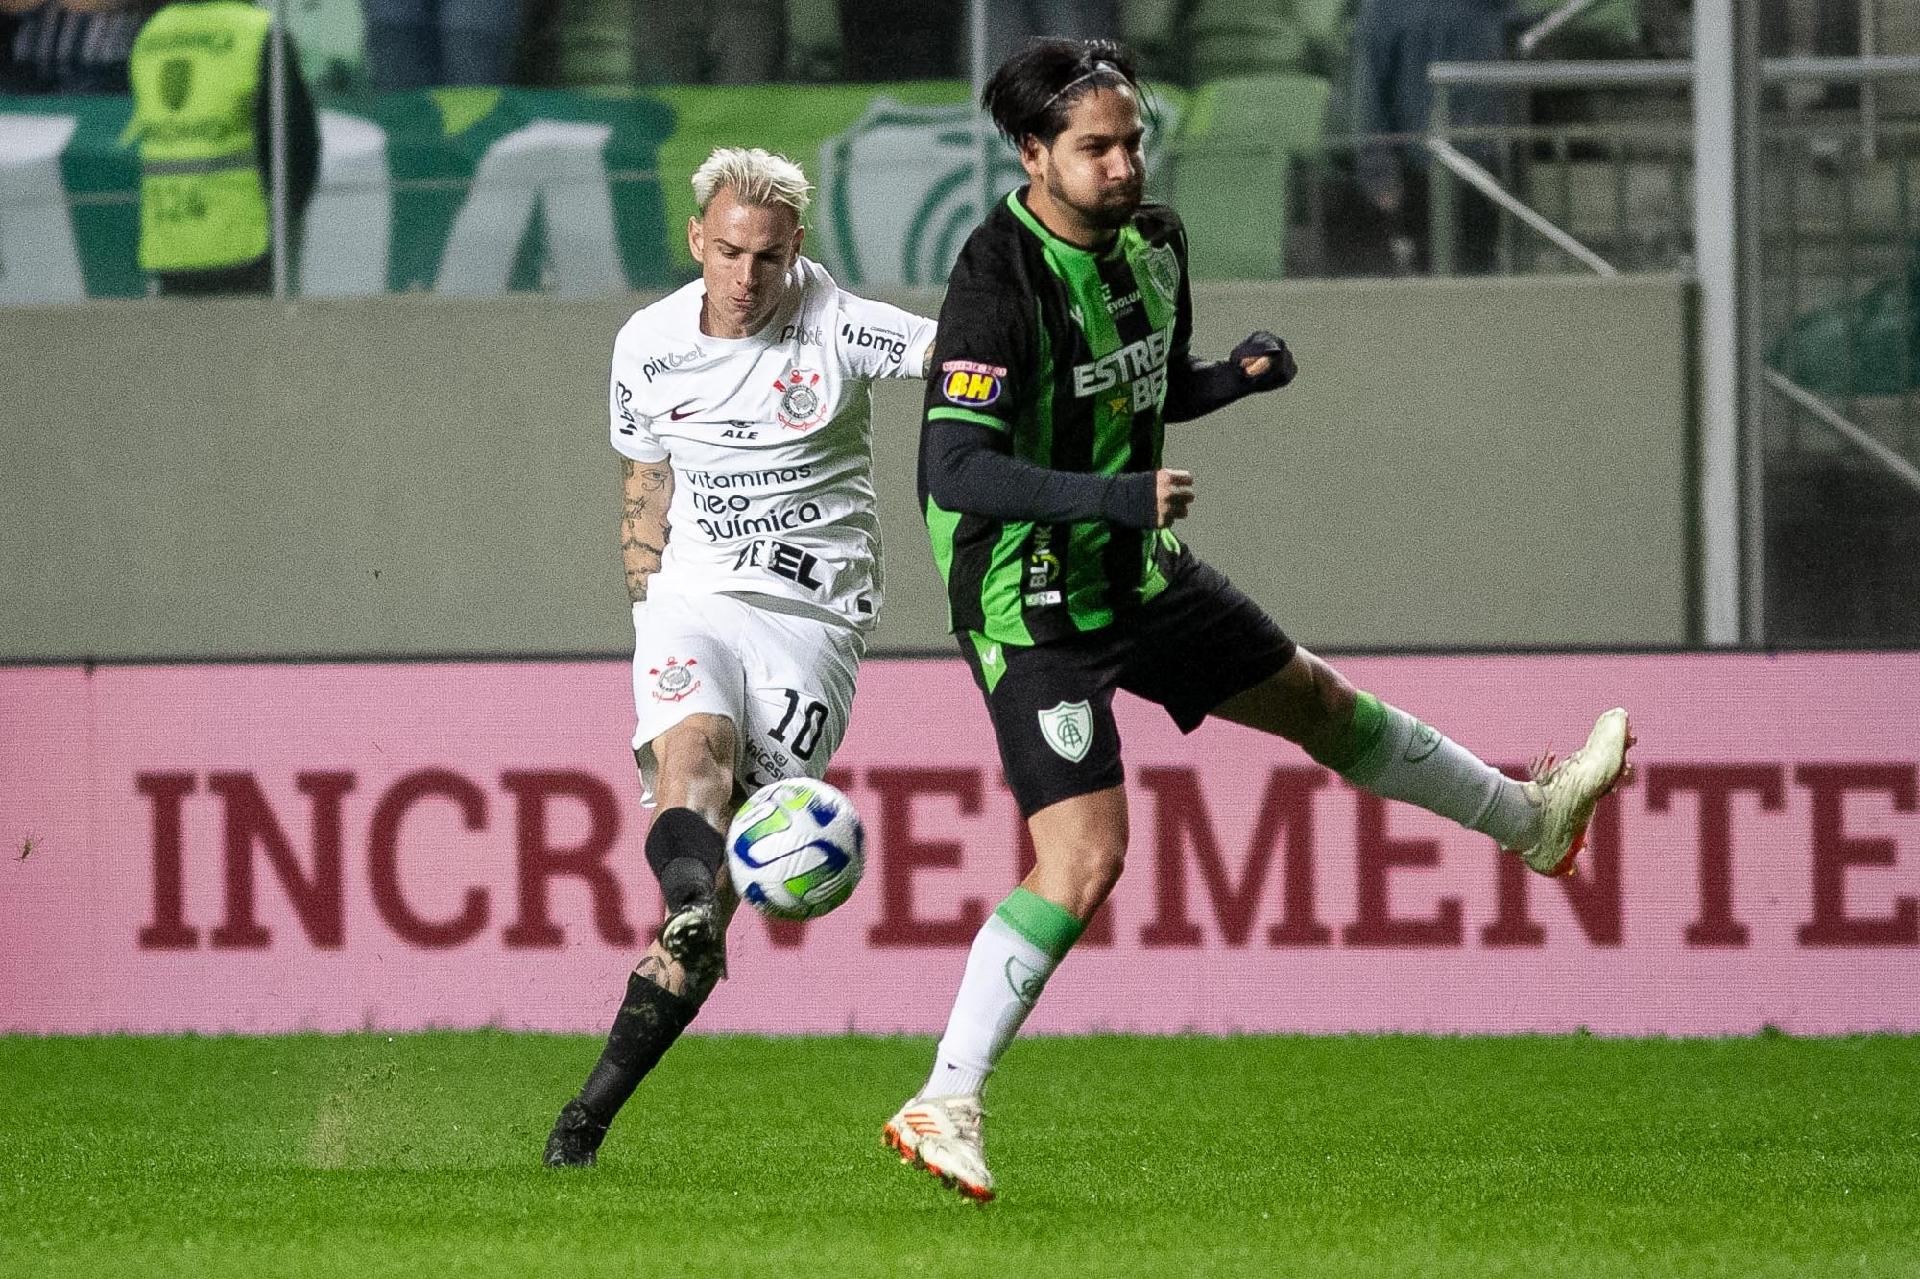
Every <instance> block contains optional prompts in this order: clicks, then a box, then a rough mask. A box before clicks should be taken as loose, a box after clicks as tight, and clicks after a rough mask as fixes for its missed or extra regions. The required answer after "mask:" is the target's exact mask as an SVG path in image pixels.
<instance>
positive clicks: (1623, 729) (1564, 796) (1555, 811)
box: [1508, 706, 1634, 876]
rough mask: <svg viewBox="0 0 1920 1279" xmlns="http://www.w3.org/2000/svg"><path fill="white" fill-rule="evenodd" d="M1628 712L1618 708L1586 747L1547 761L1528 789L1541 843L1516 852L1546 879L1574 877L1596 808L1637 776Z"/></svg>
mask: <svg viewBox="0 0 1920 1279" xmlns="http://www.w3.org/2000/svg"><path fill="white" fill-rule="evenodd" d="M1633 741H1634V738H1633V734H1632V733H1631V732H1630V731H1629V730H1628V726H1627V713H1626V712H1625V711H1624V710H1622V709H1620V708H1619V707H1617V706H1616V707H1614V708H1613V709H1612V710H1610V711H1608V712H1607V713H1606V714H1604V715H1602V716H1601V717H1600V718H1599V720H1598V721H1597V722H1595V724H1594V726H1593V732H1591V733H1589V734H1588V735H1587V744H1586V745H1585V746H1582V747H1581V748H1580V749H1579V750H1577V751H1575V752H1574V753H1573V754H1572V755H1569V756H1568V757H1567V758H1566V759H1563V760H1561V761H1560V762H1559V763H1558V764H1554V763H1552V761H1551V758H1549V759H1548V761H1546V763H1545V764H1544V766H1543V767H1542V769H1541V770H1540V771H1538V772H1537V773H1536V775H1535V776H1534V778H1533V780H1532V781H1530V782H1528V783H1527V791H1528V793H1529V794H1530V795H1532V796H1533V798H1534V799H1535V800H1537V801H1538V802H1539V805H1540V840H1539V842H1538V843H1536V844H1534V846H1533V847H1532V848H1514V849H1509V850H1508V851H1509V852H1514V853H1518V854H1519V855H1520V857H1521V859H1522V860H1523V861H1525V862H1526V863H1527V865H1528V866H1529V867H1531V868H1532V869H1534V870H1536V871H1538V872H1539V873H1540V874H1542V875H1553V876H1560V875H1571V874H1573V861H1574V858H1575V857H1576V856H1578V855H1579V852H1580V850H1581V849H1582V848H1584V847H1585V846H1586V842H1587V824H1588V823H1589V822H1591V821H1592V820H1593V806H1594V805H1595V804H1597V803H1599V802H1600V799H1601V797H1602V796H1604V795H1607V794H1609V793H1610V792H1611V791H1612V790H1613V789H1614V787H1616V786H1618V785H1620V783H1622V782H1624V781H1627V780H1628V779H1630V778H1631V777H1632V776H1633V766H1632V765H1630V764H1628V763H1627V748H1628V747H1630V746H1632V745H1633Z"/></svg>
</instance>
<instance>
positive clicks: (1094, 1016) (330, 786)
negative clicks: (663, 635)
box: [0, 654, 1920, 1035]
mask: <svg viewBox="0 0 1920 1279" xmlns="http://www.w3.org/2000/svg"><path fill="white" fill-rule="evenodd" d="M1338 664H1339V665H1340V667H1341V669H1342V670H1344V671H1345V672H1346V673H1347V674H1348V675H1349V676H1350V677H1351V678H1353V679H1354V681H1355V682H1356V683H1357V684H1359V685H1360V686H1362V687H1365V688H1369V689H1372V690H1373V691H1375V692H1377V693H1379V694H1380V695H1381V696H1382V697H1384V698H1386V699H1388V700H1389V701H1392V702H1394V703H1396V704H1398V705H1400V706H1403V707H1405V708H1407V709H1409V710H1410V711H1412V712H1414V713H1415V714H1418V715H1420V716H1421V717H1422V718H1424V719H1426V720H1428V721H1429V722H1431V723H1433V724H1434V725H1436V726H1437V727H1439V728H1441V729H1442V730H1443V731H1445V732H1447V733H1448V734H1450V735H1452V736H1453V737H1455V738H1457V739H1458V740H1460V741H1462V742H1464V743H1466V744H1468V745H1470V746H1472V747H1473V748H1475V749H1476V750H1478V751H1480V752H1481V754H1483V755H1484V756H1485V757H1487V758H1489V759H1492V760H1494V761H1496V762H1498V763H1500V764H1502V765H1518V764H1519V763H1520V762H1521V761H1523V760H1525V759H1527V758H1528V757H1530V756H1531V755H1533V754H1534V753H1536V752H1537V751H1539V750H1540V749H1541V748H1543V747H1545V746H1547V745H1549V744H1551V745H1554V746H1557V747H1560V748H1561V749H1563V750H1564V749H1566V748H1569V747H1572V746H1576V745H1578V743H1579V742H1580V740H1581V739H1582V738H1583V737H1584V735H1585V732H1586V729H1587V727H1588V726H1589V725H1590V724H1591V722H1592V719H1593V717H1594V715H1595V714H1596V713H1597V712H1599V711H1600V710H1603V709H1605V708H1606V707H1608V706H1612V705H1614V704H1616V703H1619V704H1623V705H1625V706H1627V707H1629V708H1630V709H1631V710H1632V712H1633V716H1634V723H1635V729H1636V732H1637V733H1638V735H1639V738H1640V745H1639V746H1638V748H1637V749H1636V751H1635V759H1636V762H1637V764H1638V767H1639V776H1638V778H1637V779H1636V780H1635V782H1634V783H1633V784H1632V785H1631V786H1629V787H1627V788H1625V789H1624V790H1623V791H1622V792H1621V793H1620V794H1619V795H1617V796H1616V797H1615V798H1613V799H1611V800H1609V801H1607V802H1606V803H1605V804H1604V805H1603V806H1602V809H1601V813H1600V816H1599V818H1598V819H1597V821H1596V825H1595V830H1594V838H1593V841H1592V848H1591V851H1590V853H1589V854H1588V855H1587V856H1586V858H1585V864H1584V866H1583V868H1582V871H1581V874H1580V875H1579V876H1578V877H1577V878H1575V879H1573V880H1570V881H1564V882H1561V881H1547V880H1543V879H1539V878H1537V877H1533V876H1530V875H1529V874H1527V873H1526V872H1525V871H1524V869H1523V868H1522V867H1520V865H1519V864H1518V862H1517V861H1515V860H1513V859H1511V858H1500V857H1496V855H1495V853H1494V852H1493V850H1492V848H1491V846H1490V845H1489V844H1488V842H1487V841H1486V840H1484V839H1481V838H1479V837H1476V836H1472V835H1469V834H1466V833H1463V832H1461V831H1459V830H1457V829H1455V828H1453V827H1451V826H1449V825H1448V824H1447V823H1446V822H1444V821H1442V820H1440V819H1438V818H1435V817H1432V816H1430V815H1428V814H1426V813H1423V812H1420V811H1418V810H1415V809H1410V808H1406V807H1403V806H1397V805H1392V806H1390V805H1385V804H1382V803H1380V802H1379V801H1376V800H1374V799H1371V798H1369V797H1367V796H1365V795H1362V794H1360V793H1359V792H1356V791H1355V790H1353V789H1352V788H1350V787H1348V786H1347V785H1345V784H1344V783H1343V782H1341V781H1339V780H1338V779H1337V778H1334V777H1332V776H1330V775H1328V774H1327V773H1325V772H1324V771H1322V770H1320V769H1318V768H1316V767H1314V766H1313V765H1312V764H1311V763H1310V762H1308V761H1307V760H1306V759H1305V758H1304V757H1303V756H1302V755H1301V754H1300V753H1299V752H1298V751H1297V750H1295V749H1294V748H1292V747H1290V746H1289V745H1287V744H1286V743H1285V742H1281V741H1276V740H1270V739H1266V738H1263V737H1261V736H1259V735H1257V734H1254V733H1252V732H1249V731H1247V730H1245V729H1241V728H1237V727H1233V726H1231V725H1222V724H1209V725H1207V726H1205V727H1203V728H1202V729H1201V730H1200V731H1199V732H1197V733H1195V734H1194V735H1193V736H1191V737H1185V738H1183V737H1182V736H1180V734H1179V733H1178V732H1177V731H1175V730H1174V728H1173V727H1172V726H1171V724H1170V723H1169V722H1168V721H1167V720H1166V718H1165V717H1164V715H1162V714H1161V713H1160V712H1159V711H1158V710H1157V709H1156V708H1153V707H1151V706H1148V705H1145V704H1142V703H1139V702H1136V701H1133V700H1131V699H1129V698H1126V697H1124V696H1123V697H1122V699H1121V702H1122V705H1121V707H1120V719H1121V729H1122V733H1123V735H1124V737H1125V741H1126V752H1127V774H1128V783H1129V792H1130V796H1131V800H1130V802H1131V815H1132V843H1131V848H1130V853H1129V864H1128V868H1127V872H1126V874H1125V876H1124V877H1123V879H1122V881H1121V884H1120V887H1119V889H1118V890H1117V892H1116V893H1115V896H1114V898H1113V900H1112V901H1111V902H1110V903H1109V904H1108V906H1107V907H1106V909H1105V910H1104V911H1103V912H1102V914H1101V915H1100V916H1098V917H1097V918H1096V920H1095V922H1094V925H1093V927H1092V928H1091V929H1090V930H1089V932H1088V934H1087V936H1086V938H1085V939H1084V940H1083V941H1082V943H1081V945H1080V946H1079V947H1078V948H1077V949H1076V950H1075V952H1074V953H1073V955H1072V957H1071V958H1070V959H1069V960H1068V962H1067V963H1066V964H1065V965H1064V966H1063V967H1062V968H1061V970H1060V971H1059V972H1058V973H1057V974H1056V975H1055V977H1054V979H1053V982H1052V983H1051V985H1050V986H1049V988H1048V990H1047V994H1046V996H1045V998H1044V999H1042V1001H1041V1003H1040V1006H1039V1008H1038V1010H1037V1011H1036V1013H1035V1014H1034V1017H1033V1018H1032V1020H1031V1022H1030V1023H1029V1025H1030V1028H1031V1029H1032V1030H1035V1031H1039V1032H1043V1033H1044V1032H1071V1031H1098V1030H1113V1031H1143V1032H1172V1031H1187V1030H1193V1031H1202V1032H1234V1031H1382V1030H1403V1031H1466V1032H1493V1031H1500V1032H1504V1031H1566V1030H1571V1029H1574V1028H1577V1027H1582V1026H1584V1027H1588V1028H1590V1029H1591V1030H1593V1031H1595V1032H1597V1033H1604V1034H1646V1033H1665V1034H1685V1035H1693V1034H1723V1033H1741V1032H1751V1031H1754V1030H1756V1029H1758V1028H1760V1027H1761V1026H1763V1025H1767V1024H1772V1025H1776V1026H1779V1027H1781V1028H1783V1029H1785V1030H1788V1031H1791V1032H1795V1033H1834V1032H1845V1031H1868V1030H1881V1029H1899V1030H1907V1031H1916V1030H1920V813H1917V812H1916V803H1915V801H1916V793H1915V787H1916V776H1915V773H1916V761H1920V655H1916V654H1900V655H1889V654H1844V655H1842V654H1821V655H1797V656H1779V657H1769V656H1764V655H1751V654H1742V655H1705V654H1702V655H1678V656H1593V655H1557V656H1506V657H1484V656H1475V657H1407V658H1364V659H1359V658H1356V659H1351V660H1347V661H1342V662H1340V663H1338ZM628 690H629V684H628V675H627V669H626V667H625V665H624V664H623V663H620V662H614V661H606V662H576V663H492V664H465V663H449V664H427V665H405V664H395V665H315V666H283V665H255V666H170V667H109V668H100V669H93V670H83V669H79V668H15V669H4V670H0V838H4V840H5V841H6V842H5V844H4V853H3V854H0V1031H12V1032H32V1033H64V1032H96V1031H119V1030H129V1031H188V1030H192V1031H201V1032H218V1031H241V1032H276V1031H290V1030H303V1029H311V1030H348V1029H358V1028H363V1027H365V1028H385V1029H407V1028H418V1027H429V1026H444V1027H468V1026H483V1025H497V1026H505V1027H513V1028H538V1029H549V1030H572V1031H599V1030H602V1029H603V1028H604V1027H605V1025H606V1023H607V1021H608V1019H609V1017H610V1016H611V1013H612V1010H613V1007H614V1004H615V1002H616V999H617V996H618V993H619V991H620V989H621V986H622V983H623V981H624V977H625V973H626V971H627V969H628V968H629V967H630V966H631V965H632V963H633V962H634V960H635V958H636V957H637V956H638V954H639V953H640V951H641V949H642V948H643V947H644V945H645V942H646V938H647V936H648V933H649V930H650V928H651V927H652V926H653V925H654V924H655V923H656V922H657V920H658V917H659V909H660V908H659V901H658V898H657V895H656V893H655V890H654V888H653V886H652V882H651V878H650V876H649V874H648V871H647V869H646V865H645V862H644V859H643V858H642V856H641V841H642V838H643V836H644V834H645V827H646V821H647V815H646V813H645V811H644V810H642V809H641V808H640V806H639V803H638V800H639V791H638V787H637V784H636V780H635V777H634V770H633V762H632V757H631V755H630V753H629V752H628V750H627V748H626V738H627V735H628V733H629V731H630V724H631V716H632V709H631V705H630V703H629V701H628V698H629V691H628ZM832 776H833V778H834V780H835V781H836V782H838V783H839V784H841V785H842V786H843V787H845V788H846V789H847V790H848V791H849V792H850V793H851V794H852V796H853V798H854V800H855V802H856V803H857V804H858V805H859V807H860V809H861V812H862V814H863V816H864V817H865V820H866V823H867V828H868V835H869V845H868V846H869V858H870V860H869V866H868V871H867V878H866V880H865V882H864V883H862V885H861V886H860V889H859V891H858V892H857V893H856V894H855V895H854V897H853V899H852V900H851V901H850V902H849V903H848V904H847V905H846V906H844V907H843V908H841V909H840V910H839V911H837V912H835V913H834V914H832V915H830V916H828V917H826V918H824V919H820V920H816V921H814V922H812V923H809V924H805V925H783V926H774V925H770V924H769V923H767V922H766V921H763V920H762V919H760V918H759V917H757V916H754V915H752V914H751V913H750V912H746V911H743V912H742V913H741V916H740V917H739V918H738V919H737V920H736V922H735V925H734V930H733V934H732V937H731V940H730V948H731V969H732V976H731V978H730V979H729V980H728V981H727V982H726V983H725V984H724V985H722V986H721V988H720V989H719V991H718V992H717V993H716V994H715V995H714V997H713V999H712V1000H711V1002H710V1003H709V1004H708V1007H707V1010H706V1011H705V1012H704V1013H703V1014H702V1017H701V1020H700V1021H699V1022H698V1023H697V1028H698V1029H705V1030H712V1031H763V1032H798V1031H809V1032H836V1031H844V1030H860V1031H875V1032H887V1031H909V1032H934V1031H937V1030H938V1029H939V1028H940V1027H941V1025H942V1024H943V1022H944V1020H945V1016H946V1010H947V1006H948V1002H949V1000H950V998H951V995H952V992H953V989H954V986H955V984H956V983H957V981H958V979H959V976H960V971H961V968H962V965H963V963H964V961H965V955H966V947H967V944H968V942H969V940H970V939H971V937H972V935H973V933H974V930H975V929H976V928H977V927H978V925H979V923H980V921H981V920H982V918H983V917H984V915H985V913H986V912H988V911H989V910H991V909H992V907H993V904H994V903H995V902H996V901H998V900H999V899H1000V897H1001V896H1003V895H1004V894H1005V893H1006V891H1007V890H1008V888H1009V887H1011V885H1012V884H1013V883H1015V882H1016V880H1017V878H1018V875H1019V873H1020V868H1021V863H1022V859H1023V857H1024V856H1028V855H1030V854H1028V853H1027V852H1026V850H1025V846H1024V842H1023V838H1022V834H1021V825H1020V823H1019V821H1018V818H1017V814H1016V812H1015V810H1014V805H1013V800H1012V797H1011V795H1010V794H1009V793H1008V792H1007V790H1006V788H1005V786H1004V784H1003V783H1002V781H1001V777H1000V768H999V762H998V758H997V756H996V754H995V750H994V744H993V739H992V737H991V735H990V733H989V731H988V727H987V720H986V716H985V714H984V712H983V710H982V708H981V706H980V705H979V701H978V695H977V694H976V693H975V691H974V689H973V686H972V684H971V682H970V681H969V679H968V676H967V673H966V671H965V669H964V667H962V666H961V665H960V664H959V663H957V662H941V661H877V662H872V663H869V664H868V666H867V668H866V669H865V670H864V671H863V673H862V676H861V684H860V693H859V699H858V701H857V703H856V709H855V715H854V724H853V729H852V732H851V733H850V735H849V736H848V738H847V741H846V743H845V745H844V746H843V748H842V750H841V752H840V754H839V756H838V758H837V759H836V760H835V762H834V772H833V774H832Z"/></svg>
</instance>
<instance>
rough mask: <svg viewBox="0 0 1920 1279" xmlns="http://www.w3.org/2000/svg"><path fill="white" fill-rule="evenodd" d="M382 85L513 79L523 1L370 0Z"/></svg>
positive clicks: (372, 47)
mask: <svg viewBox="0 0 1920 1279" xmlns="http://www.w3.org/2000/svg"><path fill="white" fill-rule="evenodd" d="M365 8H366V15H367V69H368V72H369V74H370V76H371V78H372V80H373V87H374V88H376V89H429V88H436V87H439V86H442V85H453V84H468V85H472V84H507V83H508V82H510V81H511V79H512V76H513V63H514V56H515V52H516V45H517V43H518V41H519V38H520V0H365Z"/></svg>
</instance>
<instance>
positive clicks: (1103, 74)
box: [980, 39, 1146, 147]
mask: <svg viewBox="0 0 1920 1279" xmlns="http://www.w3.org/2000/svg"><path fill="white" fill-rule="evenodd" d="M1117 85H1125V86H1127V87H1128V88H1130V89H1132V90H1133V91H1134V94H1135V96H1136V97H1139V98H1140V99H1141V109H1142V110H1143V111H1144V110H1146V100H1145V95H1144V94H1142V93H1141V92H1140V82H1139V76H1138V75H1137V73H1136V72H1135V70H1134V62H1133V54H1132V53H1131V52H1129V51H1128V50H1127V48H1126V46H1125V45H1122V44H1120V43H1119V42H1117V41H1114V40H1060V39H1041V40H1034V41H1032V42H1030V43H1029V44H1028V45H1027V47H1026V48H1024V49H1022V50H1020V52H1018V53H1016V54H1014V55H1013V56H1012V57H1010V58H1008V59H1007V60H1006V61H1005V62H1003V63H1001V64H1000V68H999V70H997V71H995V72H994V73H993V78H992V79H991V80H988V81H987V87H986V88H985V89H983V90H981V91H980V105H981V106H982V107H983V108H985V110H986V112H987V114H988V115H991V116H992V117H993V124H994V127H995V128H996V129H998V130H1000V133H1001V136H1003V137H1005V138H1006V139H1007V141H1009V142H1011V143H1013V145H1014V146H1016V147H1017V146H1019V145H1020V142H1021V139H1023V138H1028V137H1034V138H1038V139H1039V140H1040V141H1041V142H1042V143H1043V144H1044V145H1047V146H1051V145H1053V140H1054V139H1055V138H1057V137H1059V136H1060V132H1061V130H1063V129H1065V128H1066V127H1067V115H1068V114H1069V112H1071V111H1072V109H1073V104H1074V103H1076V102H1078V101H1079V100H1080V99H1081V98H1083V97H1085V96H1086V95H1087V94H1089V93H1091V92H1093V91H1094V90H1095V89H1111V88H1114V87H1115V86H1117Z"/></svg>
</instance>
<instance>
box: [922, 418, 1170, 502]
mask: <svg viewBox="0 0 1920 1279" xmlns="http://www.w3.org/2000/svg"><path fill="white" fill-rule="evenodd" d="M925 430H926V440H925V444H924V448H925V453H924V460H925V465H926V482H927V492H928V494H929V495H931V496H932V498H933V500H934V501H936V502H938V503H939V504H940V506H941V507H942V509H944V510H949V511H968V512H971V513H973V514H975V515H985V516H988V517H990V518H993V519H997V520H1032V521H1034V522H1035V523H1040V524H1060V523H1066V522H1068V521H1072V520H1111V521H1113V522H1114V523H1115V524H1124V525H1126V526H1127V527H1128V528H1152V527H1154V525H1155V524H1156V523H1157V517H1158V515H1159V495H1158V493H1157V491H1156V487H1155V486H1156V484H1157V483H1158V477H1157V476H1156V475H1155V474H1154V473H1153V472H1152V471H1132V472H1129V473H1127V474H1125V475H1099V474H1094V473H1091V472H1082V471H1051V470H1048V469H1047V468H1046V467H1043V466H1035V465H1034V464H1033V463H1031V462H1026V461H1022V460H1021V459H1019V458H1017V457H1014V456H1013V455H1012V454H1010V453H1008V452H1007V437H1006V435H1005V434H1004V433H1002V432H1000V431H996V430H994V429H993V428H992V427H990V426H980V425H978V424H977V423H973V422H957V421H932V422H928V423H927V424H926V428H925Z"/></svg>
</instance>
